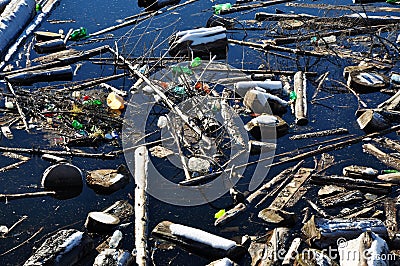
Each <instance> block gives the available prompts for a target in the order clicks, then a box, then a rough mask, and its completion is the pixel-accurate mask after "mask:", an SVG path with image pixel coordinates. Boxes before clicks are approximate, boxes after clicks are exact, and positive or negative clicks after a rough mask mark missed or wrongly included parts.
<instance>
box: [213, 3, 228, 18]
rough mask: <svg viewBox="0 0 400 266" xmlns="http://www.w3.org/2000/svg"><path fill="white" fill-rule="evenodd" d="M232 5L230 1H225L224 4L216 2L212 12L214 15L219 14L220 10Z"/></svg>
mask: <svg viewBox="0 0 400 266" xmlns="http://www.w3.org/2000/svg"><path fill="white" fill-rule="evenodd" d="M231 7H232V4H231V3H225V4H218V5H215V6H213V8H214V12H215V14H216V15H219V14H220V13H221V10H228V9H230V8H231Z"/></svg>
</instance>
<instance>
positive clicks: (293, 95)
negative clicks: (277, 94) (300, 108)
mask: <svg viewBox="0 0 400 266" xmlns="http://www.w3.org/2000/svg"><path fill="white" fill-rule="evenodd" d="M289 99H290V100H291V101H294V100H296V99H297V94H296V92H294V91H291V92H290V93H289Z"/></svg>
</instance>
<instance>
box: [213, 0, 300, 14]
mask: <svg viewBox="0 0 400 266" xmlns="http://www.w3.org/2000/svg"><path fill="white" fill-rule="evenodd" d="M291 1H294V0H270V1H263V2H261V3H257V4H250V5H233V6H232V7H231V8H229V9H225V10H221V11H220V14H221V15H223V14H230V13H235V12H240V11H244V10H250V9H255V8H259V7H265V6H272V5H277V4H282V3H287V2H291Z"/></svg>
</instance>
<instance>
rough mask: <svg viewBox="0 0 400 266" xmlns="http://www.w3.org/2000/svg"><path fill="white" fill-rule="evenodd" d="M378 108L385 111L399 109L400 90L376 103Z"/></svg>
mask: <svg viewBox="0 0 400 266" xmlns="http://www.w3.org/2000/svg"><path fill="white" fill-rule="evenodd" d="M378 108H380V109H383V110H386V111H396V110H397V111H399V110H400V109H399V108H400V90H399V91H397V93H396V94H395V95H393V96H392V97H390V98H389V99H387V100H386V101H384V102H383V103H381V104H380V105H378Z"/></svg>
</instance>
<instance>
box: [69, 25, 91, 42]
mask: <svg viewBox="0 0 400 266" xmlns="http://www.w3.org/2000/svg"><path fill="white" fill-rule="evenodd" d="M85 37H87V30H86V29H85V28H84V27H80V28H79V29H76V30H74V31H73V32H72V33H71V36H70V37H69V38H70V39H71V40H72V41H78V40H80V39H83V38H85Z"/></svg>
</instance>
